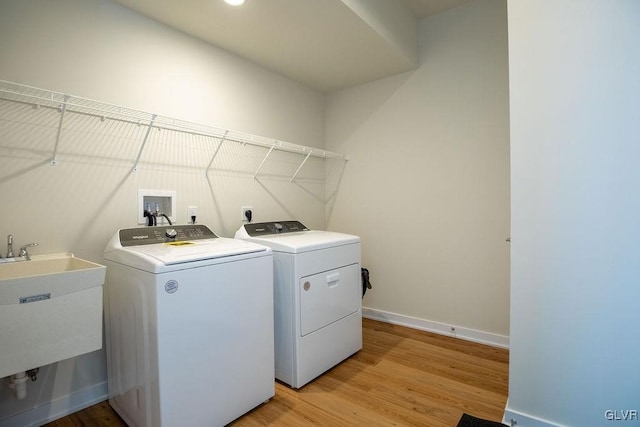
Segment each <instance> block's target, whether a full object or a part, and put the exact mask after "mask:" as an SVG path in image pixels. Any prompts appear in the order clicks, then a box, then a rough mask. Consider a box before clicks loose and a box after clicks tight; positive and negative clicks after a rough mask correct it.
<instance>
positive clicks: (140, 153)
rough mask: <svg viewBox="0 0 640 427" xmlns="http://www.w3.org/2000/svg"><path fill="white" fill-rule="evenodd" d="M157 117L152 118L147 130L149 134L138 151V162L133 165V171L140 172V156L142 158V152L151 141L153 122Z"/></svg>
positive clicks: (145, 135)
mask: <svg viewBox="0 0 640 427" xmlns="http://www.w3.org/2000/svg"><path fill="white" fill-rule="evenodd" d="M156 117H157V115H156V114H154V115H153V116H152V117H151V121H150V122H149V127H148V128H147V132H146V133H145V134H144V139H143V140H142V145H141V146H140V150H139V151H138V156H137V157H136V161H135V162H134V163H133V171H134V172H137V171H138V162H139V161H140V156H142V151H143V150H144V146H145V145H146V144H147V140H148V139H149V134H150V133H151V128H153V122H155V121H156Z"/></svg>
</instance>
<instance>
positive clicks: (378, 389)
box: [47, 319, 509, 427]
mask: <svg viewBox="0 0 640 427" xmlns="http://www.w3.org/2000/svg"><path fill="white" fill-rule="evenodd" d="M363 340H364V343H363V349H362V350H361V351H360V352H358V353H357V354H355V355H353V356H352V357H350V358H349V359H347V360H346V361H344V362H343V363H341V364H340V365H338V366H336V367H335V368H333V369H331V370H330V371H329V372H327V373H325V374H324V375H322V376H321V377H319V378H317V379H315V380H314V381H312V382H311V383H309V384H307V385H306V386H304V387H302V388H301V389H300V390H292V389H290V388H289V387H287V386H285V385H283V384H280V383H276V395H275V397H273V398H272V399H271V400H270V401H269V402H268V403H265V404H263V405H261V406H259V407H258V408H256V409H254V410H253V411H251V412H249V413H248V414H246V415H244V416H243V417H241V418H239V419H238V420H236V421H235V422H234V423H232V424H231V425H232V426H233V427H245V426H249V427H252V426H267V425H272V426H296V427H297V426H304V425H319V426H359V425H360V426H428V427H439V426H442V427H455V426H456V424H457V423H458V420H459V419H460V417H461V416H462V413H463V412H466V413H468V414H470V415H474V416H476V417H480V418H486V419H490V420H494V421H501V419H502V414H503V411H504V407H505V403H506V400H507V385H508V366H509V364H508V360H509V353H508V351H507V350H504V349H499V348H494V347H489V346H484V345H481V344H475V343H470V342H467V341H462V340H458V339H455V338H450V337H444V336H440V335H437V334H431V333H428V332H422V331H417V330H414V329H409V328H404V327H402V326H395V325H390V324H386V323H381V322H377V321H374V320H369V319H363ZM47 426H49V427H71V426H73V427H77V426H98V427H101V426H125V424H124V423H123V422H122V420H120V418H119V417H118V415H117V414H116V413H115V412H114V411H113V410H112V409H111V408H110V407H109V405H108V404H107V403H106V402H102V403H99V404H97V405H94V406H92V407H89V408H87V409H85V410H83V411H80V412H77V413H75V414H72V415H70V416H68V417H65V418H61V419H59V420H57V421H54V422H53V423H50V424H47Z"/></svg>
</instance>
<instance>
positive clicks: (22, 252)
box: [19, 243, 38, 261]
mask: <svg viewBox="0 0 640 427" xmlns="http://www.w3.org/2000/svg"><path fill="white" fill-rule="evenodd" d="M32 246H38V244H37V243H28V244H26V245H24V246H22V247H20V255H19V256H22V257H24V259H25V260H26V261H30V260H31V257H30V256H29V252H27V248H30V247H32Z"/></svg>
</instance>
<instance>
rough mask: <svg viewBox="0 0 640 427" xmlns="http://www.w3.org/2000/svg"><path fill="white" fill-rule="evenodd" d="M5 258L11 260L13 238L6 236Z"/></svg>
mask: <svg viewBox="0 0 640 427" xmlns="http://www.w3.org/2000/svg"><path fill="white" fill-rule="evenodd" d="M7 258H13V236H12V235H11V234H9V235H8V236H7Z"/></svg>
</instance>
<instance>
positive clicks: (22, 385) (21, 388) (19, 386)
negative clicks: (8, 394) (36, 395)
mask: <svg viewBox="0 0 640 427" xmlns="http://www.w3.org/2000/svg"><path fill="white" fill-rule="evenodd" d="M27 381H29V377H28V376H27V373H26V372H18V373H17V374H13V375H11V379H10V380H9V387H11V388H12V389H13V390H14V392H15V395H16V399H18V400H22V399H24V398H25V397H27Z"/></svg>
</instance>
